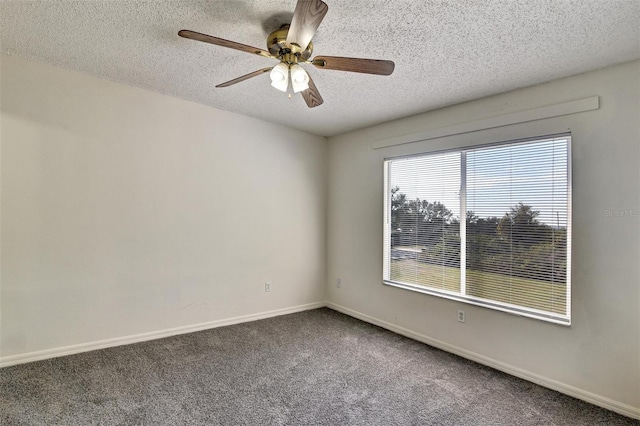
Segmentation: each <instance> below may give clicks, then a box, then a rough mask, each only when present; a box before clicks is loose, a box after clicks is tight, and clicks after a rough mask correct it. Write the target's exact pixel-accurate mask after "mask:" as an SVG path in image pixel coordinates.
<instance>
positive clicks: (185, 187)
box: [0, 56, 327, 358]
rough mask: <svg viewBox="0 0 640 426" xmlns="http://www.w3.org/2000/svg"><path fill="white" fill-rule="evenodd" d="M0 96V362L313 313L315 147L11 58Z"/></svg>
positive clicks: (318, 245)
mask: <svg viewBox="0 0 640 426" xmlns="http://www.w3.org/2000/svg"><path fill="white" fill-rule="evenodd" d="M1 88H2V99H1V102H2V103H1V113H2V115H1V119H2V163H1V165H2V171H1V173H2V174H1V179H2V182H1V183H2V222H1V225H2V293H1V297H2V333H1V345H0V349H1V353H0V354H1V355H2V356H3V357H5V358H6V357H8V356H12V355H21V354H28V353H31V352H34V351H46V350H53V351H54V352H55V351H56V350H57V349H59V348H61V347H66V346H70V345H83V344H89V346H90V348H93V347H94V346H91V344H92V342H93V343H95V342H100V341H103V340H105V339H112V338H122V337H126V336H136V335H138V334H140V333H149V332H162V331H163V330H169V329H173V328H176V327H185V326H187V327H188V326H192V325H197V324H201V323H208V322H211V321H216V320H221V319H225V320H226V319H229V318H234V317H238V316H240V317H241V316H245V315H254V314H259V313H265V312H271V311H274V310H280V309H286V308H293V309H295V308H296V307H300V306H301V305H305V304H309V303H314V302H315V303H319V304H321V303H322V302H323V301H324V299H325V294H324V293H325V291H324V282H325V278H324V273H325V264H326V262H325V235H326V230H325V223H326V205H325V199H326V196H325V194H326V153H327V143H326V140H325V139H324V138H321V137H318V136H312V135H309V134H306V133H303V132H299V131H294V130H291V129H288V128H285V127H282V126H276V125H272V124H269V123H266V122H263V121H259V120H255V119H251V118H248V117H244V116H241V115H237V114H232V113H228V112H224V111H220V110H216V109H213V108H209V107H205V106H202V105H198V104H195V103H191V102H186V101H183V100H179V99H175V98H170V97H168V96H163V95H160V94H157V93H152V92H148V91H145V90H141V89H137V88H133V87H129V86H125V85H121V84H116V83H112V82H109V81H105V80H99V79H96V78H93V77H89V76H87V75H84V74H80V73H76V72H70V71H65V70H62V69H58V68H54V67H51V66H48V65H43V64H40V63H37V62H31V61H25V60H22V59H17V58H15V57H10V56H2V87H1ZM289 202H291V203H293V205H290V206H288V205H287V203H289ZM265 281H271V282H272V291H271V292H270V293H265V291H264V282H265ZM133 340H135V337H134V338H133ZM106 343H107V344H108V343H109V342H106ZM72 349H73V348H72ZM44 355H46V353H45V354H44Z"/></svg>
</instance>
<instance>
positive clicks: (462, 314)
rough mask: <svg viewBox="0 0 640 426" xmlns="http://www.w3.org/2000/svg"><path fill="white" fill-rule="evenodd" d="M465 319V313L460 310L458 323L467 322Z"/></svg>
mask: <svg viewBox="0 0 640 426" xmlns="http://www.w3.org/2000/svg"><path fill="white" fill-rule="evenodd" d="M465 319H466V317H465V315H464V311H462V310H459V311H458V321H460V322H464V321H465Z"/></svg>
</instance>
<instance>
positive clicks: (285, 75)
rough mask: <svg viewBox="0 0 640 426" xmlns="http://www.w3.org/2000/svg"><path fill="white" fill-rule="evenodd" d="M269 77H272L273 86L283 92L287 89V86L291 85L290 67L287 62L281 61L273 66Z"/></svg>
mask: <svg viewBox="0 0 640 426" xmlns="http://www.w3.org/2000/svg"><path fill="white" fill-rule="evenodd" d="M269 77H271V85H272V86H273V87H275V88H276V89H278V90H280V91H282V92H286V91H287V87H288V86H289V67H288V66H287V65H286V64H284V63H283V62H280V63H279V64H278V65H276V66H275V67H273V69H272V70H271V73H270V74H269Z"/></svg>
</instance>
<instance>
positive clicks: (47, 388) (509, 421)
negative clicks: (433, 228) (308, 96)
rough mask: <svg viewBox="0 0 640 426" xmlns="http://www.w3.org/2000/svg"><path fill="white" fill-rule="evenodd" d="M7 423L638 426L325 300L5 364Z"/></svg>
mask: <svg viewBox="0 0 640 426" xmlns="http://www.w3.org/2000/svg"><path fill="white" fill-rule="evenodd" d="M0 406H1V414H0V424H2V425H50V424H51V425H53V424H55V425H98V424H99V425H143V424H144V425H385V426H386V425H595V424H602V425H605V424H606V425H639V424H640V422H637V421H635V420H632V419H629V418H626V417H623V416H620V415H617V414H615V413H612V412H610V411H607V410H604V409H601V408H598V407H595V406H593V405H590V404H587V403H585V402H582V401H579V400H576V399H574V398H571V397H568V396H565V395H562V394H560V393H557V392H554V391H551V390H548V389H545V388H543V387H540V386H537V385H534V384H532V383H529V382H527V381H524V380H520V379H517V378H514V377H511V376H509V375H507V374H504V373H501V372H498V371H496V370H493V369H491V368H488V367H483V366H481V365H478V364H476V363H473V362H471V361H467V360H465V359H462V358H459V357H457V356H455V355H451V354H448V353H446V352H443V351H440V350H438V349H434V348H431V347H429V346H427V345H424V344H422V343H419V342H416V341H413V340H410V339H407V338H404V337H402V336H399V335H396V334H394V333H391V332H388V331H386V330H383V329H381V328H378V327H375V326H372V325H370V324H367V323H364V322H361V321H359V320H356V319H353V318H350V317H348V316H346V315H342V314H340V313H337V312H334V311H332V310H329V309H318V310H314V311H307V312H302V313H297V314H292V315H286V316H281V317H277V318H270V319H266V320H261V321H255V322H251V323H245V324H239V325H234V326H229V327H222V328H216V329H213V330H207V331H202V332H198V333H191V334H187V335H182V336H175V337H170V338H166V339H161V340H155V341H151V342H145V343H138V344H134V345H129V346H121V347H117V348H110V349H103V350H99V351H94V352H89V353H84V354H78V355H72V356H67V357H62V358H56V359H52V360H46V361H40V362H34V363H30V364H23V365H19V366H14V367H8V368H4V369H2V370H0Z"/></svg>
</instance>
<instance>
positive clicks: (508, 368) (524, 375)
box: [326, 302, 640, 419]
mask: <svg viewBox="0 0 640 426" xmlns="http://www.w3.org/2000/svg"><path fill="white" fill-rule="evenodd" d="M326 306H327V307H328V308H331V309H333V310H336V311H338V312H342V313H343V314H346V315H349V316H351V317H354V318H357V319H360V320H362V321H365V322H368V323H371V324H374V325H377V326H379V327H382V328H385V329H387V330H389V331H393V332H394V333H397V334H401V335H403V336H406V337H409V338H410V339H413V340H417V341H419V342H422V343H426V344H427V345H430V346H433V347H436V348H438V349H442V350H444V351H447V352H450V353H453V354H455V355H459V356H461V357H463V358H466V359H469V360H471V361H475V362H477V363H479V364H483V365H486V366H489V367H492V368H495V369H496V370H500V371H503V372H505V373H507V374H510V375H512V376H516V377H519V378H521V379H525V380H528V381H530V382H533V383H536V384H538V385H540V386H544V387H546V388H549V389H553V390H555V391H558V392H561V393H563V394H566V395H569V396H572V397H574V398H578V399H581V400H583V401H586V402H589V403H591V404H593V405H597V406H599V407H602V408H606V409H607V410H611V411H615V412H616V413H619V414H622V415H623V416H627V417H631V418H634V419H640V408H638V407H633V406H631V405H628V404H623V403H621V402H618V401H614V400H612V399H609V398H606V397H604V396H601V395H597V394H594V393H592V392H588V391H585V390H582V389H579V388H576V387H574V386H571V385H567V384H565V383H562V382H559V381H557V380H553V379H549V378H547V377H543V376H540V375H538V374H535V373H532V372H529V371H526V370H523V369H521V368H518V367H514V366H512V365H509V364H505V363H503V362H500V361H497V360H495V359H493V358H489V357H486V356H483V355H480V354H477V353H475V352H471V351H468V350H466V349H463V348H460V347H458V346H454V345H450V344H449V343H446V342H443V341H441V340H438V339H434V338H432V337H429V336H425V335H424V334H420V333H416V332H415V331H412V330H409V329H407V328H404V327H400V326H397V325H395V324H391V323H389V322H387V321H382V320H379V319H377V318H374V317H372V316H369V315H367V314H363V313H361V312H358V311H354V310H353V309H349V308H346V307H344V306H341V305H337V304H335V303H332V302H327V304H326Z"/></svg>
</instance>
